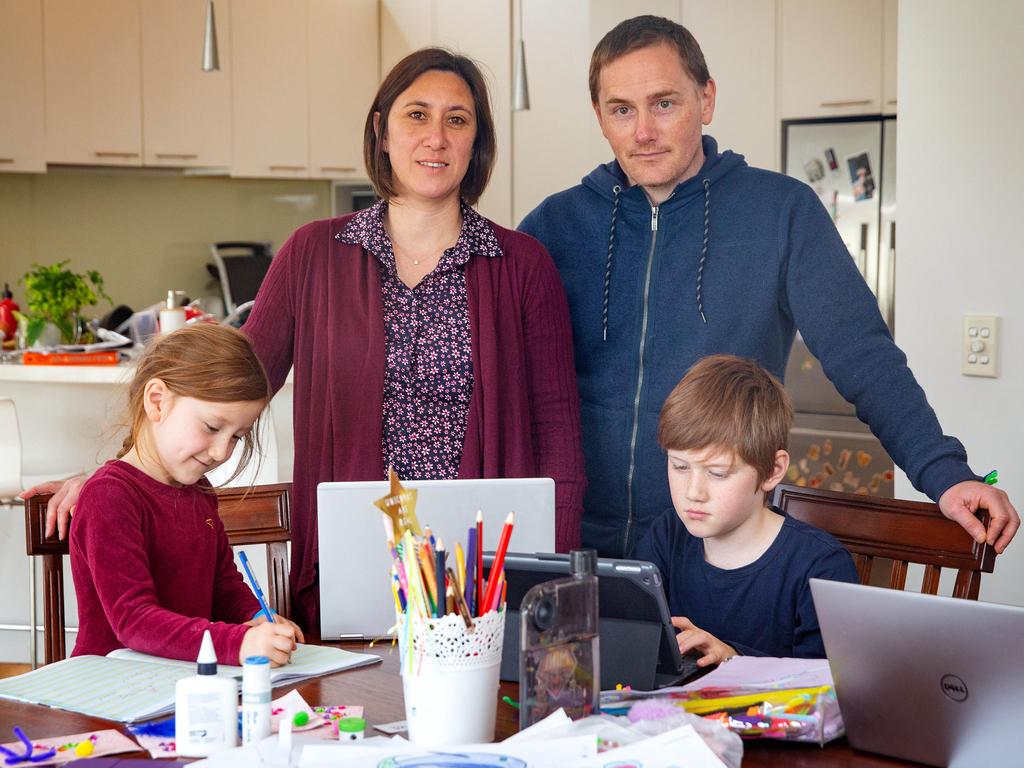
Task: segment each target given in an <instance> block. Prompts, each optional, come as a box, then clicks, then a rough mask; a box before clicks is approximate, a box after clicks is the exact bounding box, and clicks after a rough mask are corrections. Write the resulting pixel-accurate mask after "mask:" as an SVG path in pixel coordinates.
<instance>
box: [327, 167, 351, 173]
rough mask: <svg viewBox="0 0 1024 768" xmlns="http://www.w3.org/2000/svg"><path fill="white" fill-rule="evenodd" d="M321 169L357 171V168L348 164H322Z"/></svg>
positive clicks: (345, 171)
mask: <svg viewBox="0 0 1024 768" xmlns="http://www.w3.org/2000/svg"><path fill="white" fill-rule="evenodd" d="M320 170H321V171H339V172H340V173H355V171H356V169H355V168H351V167H349V166H347V165H321V166H320Z"/></svg>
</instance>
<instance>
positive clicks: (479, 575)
mask: <svg viewBox="0 0 1024 768" xmlns="http://www.w3.org/2000/svg"><path fill="white" fill-rule="evenodd" d="M473 602H474V603H476V615H477V616H482V615H483V606H484V513H483V511H482V510H479V509H478V510H477V511H476V599H475V600H474V601H473Z"/></svg>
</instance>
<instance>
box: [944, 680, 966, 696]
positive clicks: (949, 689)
mask: <svg viewBox="0 0 1024 768" xmlns="http://www.w3.org/2000/svg"><path fill="white" fill-rule="evenodd" d="M940 685H941V686H942V692H943V693H944V694H946V696H948V697H949V698H951V699H952V700H953V701H966V700H967V683H965V682H964V681H963V680H961V679H960V678H959V677H957V676H956V675H943V676H942V682H941V683H940Z"/></svg>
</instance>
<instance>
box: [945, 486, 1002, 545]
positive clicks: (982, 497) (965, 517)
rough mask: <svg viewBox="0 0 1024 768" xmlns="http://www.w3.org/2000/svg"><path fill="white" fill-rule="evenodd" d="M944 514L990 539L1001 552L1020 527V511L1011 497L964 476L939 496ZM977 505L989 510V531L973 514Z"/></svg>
mask: <svg viewBox="0 0 1024 768" xmlns="http://www.w3.org/2000/svg"><path fill="white" fill-rule="evenodd" d="M939 509H941V510H942V514H944V515H945V516H946V517H948V518H949V519H950V520H953V521H954V522H957V523H960V525H961V526H963V528H964V530H965V531H967V533H969V534H970V535H971V537H972V538H973V539H974V540H975V541H976V542H978V543H979V544H982V543H984V542H986V541H987V542H988V544H990V545H991V546H993V547H994V548H995V550H996V552H997V553H998V554H1002V553H1003V550H1005V549H1006V547H1007V545H1008V544H1009V543H1010V542H1011V541H1012V540H1013V537H1014V535H1015V534H1016V533H1017V529H1018V528H1020V515H1018V514H1017V510H1016V509H1014V508H1013V504H1011V503H1010V497H1009V496H1007V495H1006V494H1005V493H1004V492H1003V491H1000V490H999V489H998V488H993V487H992V486H991V485H986V484H985V483H982V482H979V481H977V480H965V481H964V482H962V483H957V484H956V485H953V486H950V487H949V488H948V489H947V490H946V492H945V493H944V494H942V497H941V498H940V499H939ZM978 509H985V510H988V514H989V518H990V519H989V524H988V531H987V532H986V531H985V526H984V525H982V524H981V521H980V520H978V518H976V517H975V516H974V513H975V512H976V511H977V510H978Z"/></svg>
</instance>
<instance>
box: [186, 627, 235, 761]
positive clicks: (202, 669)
mask: <svg viewBox="0 0 1024 768" xmlns="http://www.w3.org/2000/svg"><path fill="white" fill-rule="evenodd" d="M174 742H175V745H176V747H177V750H178V754H179V755H181V756H182V757H207V756H208V755H212V754H213V753H214V752H220V751H221V750H224V749H231V748H232V747H236V746H238V686H237V683H235V680H234V678H231V677H218V676H217V654H216V653H215V652H214V650H213V638H212V637H210V630H206V631H205V632H203V644H202V646H201V647H200V648H199V657H198V658H197V659H196V674H195V676H194V677H186V678H184V679H183V680H179V681H178V685H177V687H176V689H175V700H174Z"/></svg>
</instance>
